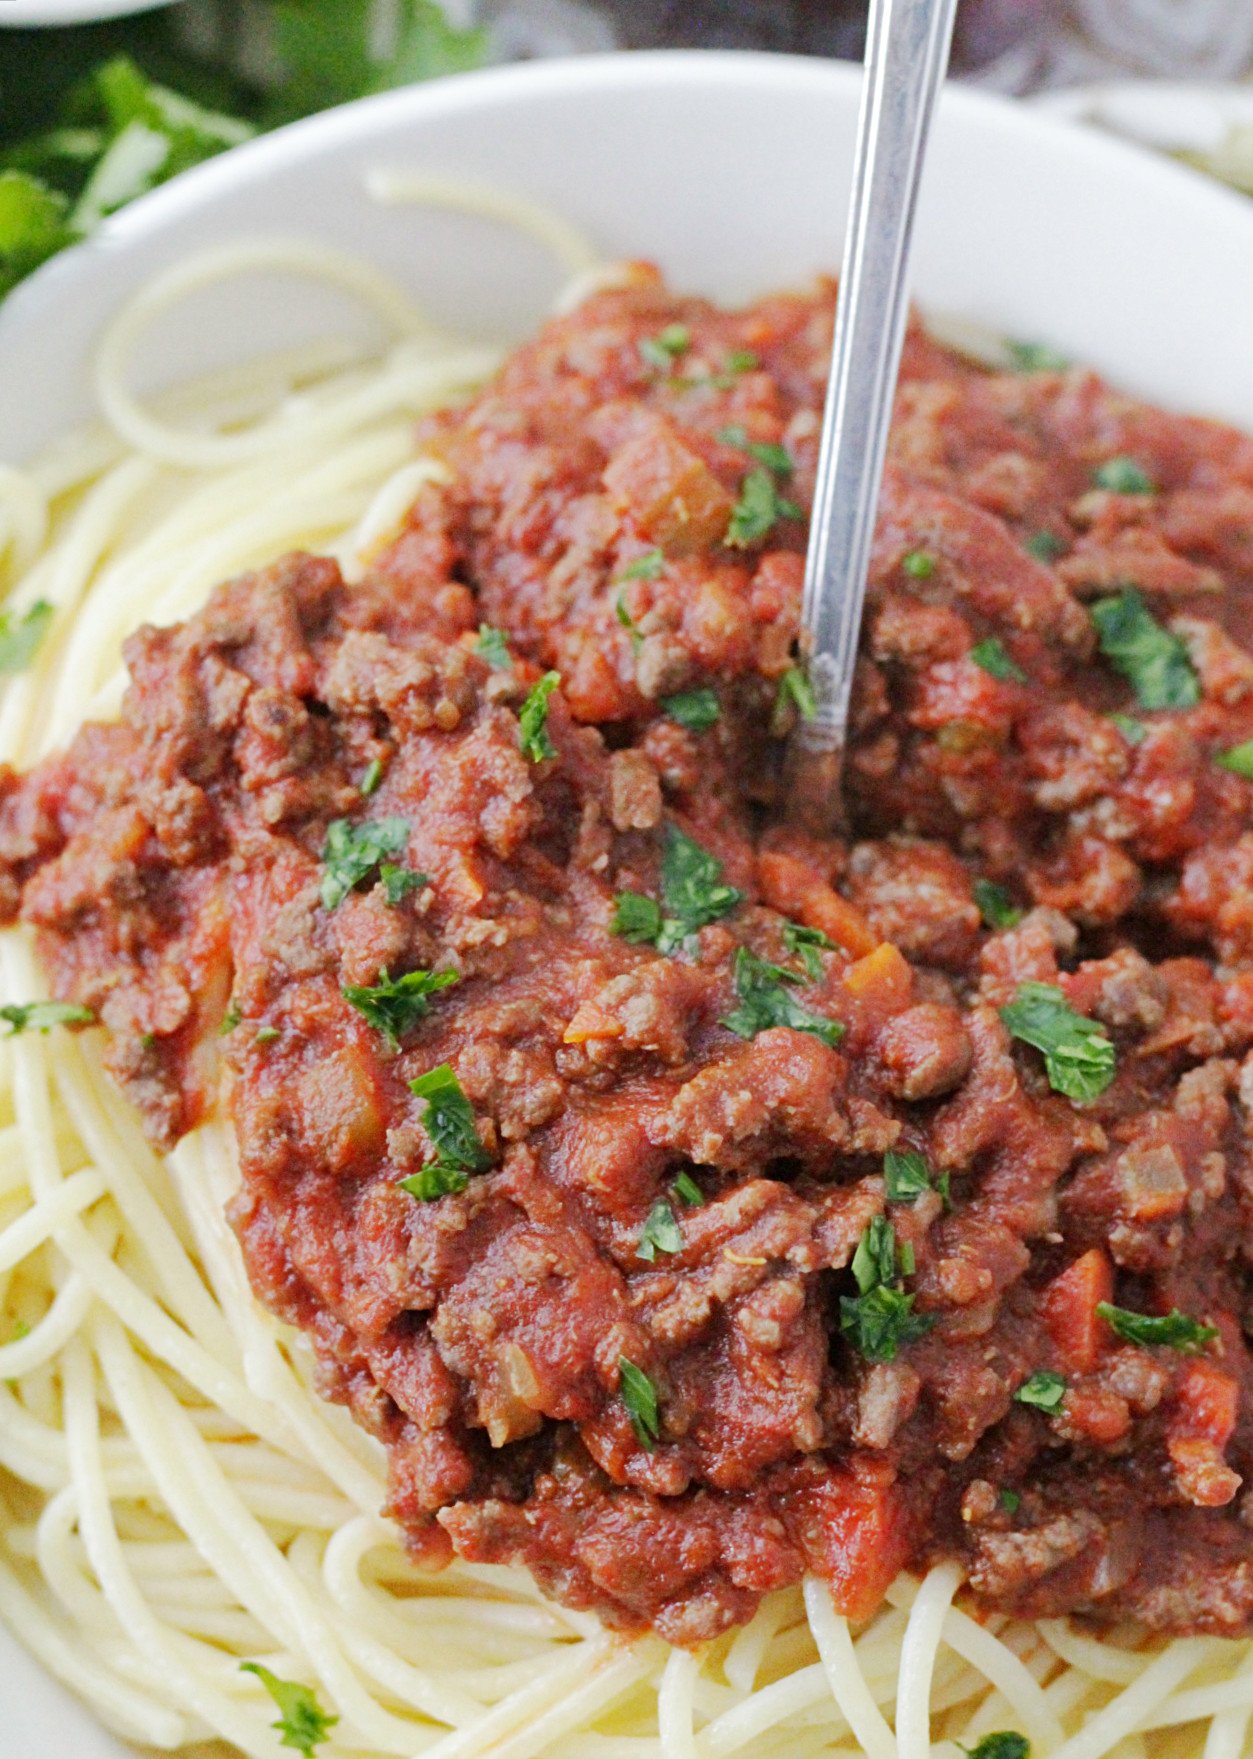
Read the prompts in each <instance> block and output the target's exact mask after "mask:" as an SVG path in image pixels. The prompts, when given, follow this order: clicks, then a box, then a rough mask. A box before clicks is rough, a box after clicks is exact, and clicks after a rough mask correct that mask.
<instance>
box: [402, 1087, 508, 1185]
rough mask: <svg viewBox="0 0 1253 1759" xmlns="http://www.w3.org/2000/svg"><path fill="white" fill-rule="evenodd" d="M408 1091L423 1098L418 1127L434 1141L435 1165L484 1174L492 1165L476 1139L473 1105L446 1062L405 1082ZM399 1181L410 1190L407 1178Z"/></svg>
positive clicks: (477, 1134) (426, 1171) (425, 1168)
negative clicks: (436, 1158)
mask: <svg viewBox="0 0 1253 1759" xmlns="http://www.w3.org/2000/svg"><path fill="white" fill-rule="evenodd" d="M409 1091H410V1093H412V1094H414V1095H415V1096H416V1097H417V1098H418V1099H424V1100H425V1101H426V1106H425V1108H424V1110H423V1112H422V1127H423V1129H424V1130H425V1131H426V1133H427V1135H428V1136H429V1137H430V1139H431V1141H432V1142H433V1143H434V1144H435V1151H436V1154H437V1155H438V1161H437V1162H436V1164H437V1165H442V1166H443V1167H445V1168H452V1169H453V1170H454V1171H459V1172H469V1173H485V1172H486V1171H487V1169H488V1167H489V1166H491V1164H492V1157H491V1156H490V1155H489V1154H488V1152H487V1150H486V1149H485V1148H484V1147H483V1144H482V1143H481V1142H480V1141H479V1133H478V1131H477V1129H476V1128H475V1124H474V1107H473V1106H472V1105H471V1104H470V1102H469V1100H468V1099H467V1098H466V1096H465V1092H464V1090H463V1088H462V1086H461V1083H460V1081H458V1079H457V1077H456V1076H455V1075H454V1074H453V1072H452V1069H451V1068H450V1067H449V1065H448V1064H447V1063H440V1064H439V1065H438V1066H437V1067H436V1068H434V1069H428V1070H427V1072H426V1074H425V1075H419V1076H418V1077H417V1079H416V1080H415V1081H411V1082H410V1083H409ZM428 1172H430V1168H429V1167H423V1168H422V1172H421V1173H419V1174H418V1175H417V1176H418V1179H419V1180H421V1178H422V1176H423V1174H425V1173H428ZM400 1182H401V1184H402V1185H403V1186H404V1188H405V1190H407V1191H408V1190H410V1189H411V1186H412V1181H411V1180H408V1179H402V1180H401V1181H400ZM413 1195H414V1196H415V1197H420V1196H421V1195H422V1193H421V1192H420V1191H414V1192H413Z"/></svg>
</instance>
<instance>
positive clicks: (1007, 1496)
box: [996, 1485, 1022, 1515]
mask: <svg viewBox="0 0 1253 1759" xmlns="http://www.w3.org/2000/svg"><path fill="white" fill-rule="evenodd" d="M996 1500H997V1501H998V1502H999V1503H1000V1505H1001V1507H1002V1508H1003V1509H1004V1510H1005V1513H1006V1514H1007V1515H1016V1514H1017V1513H1018V1511H1019V1509H1020V1508H1021V1507H1022V1498H1021V1496H1019V1494H1018V1492H1017V1491H1016V1490H1010V1488H1009V1486H1008V1485H1006V1486H1005V1487H1004V1488H1003V1489H1002V1490H999V1491H997V1493H996Z"/></svg>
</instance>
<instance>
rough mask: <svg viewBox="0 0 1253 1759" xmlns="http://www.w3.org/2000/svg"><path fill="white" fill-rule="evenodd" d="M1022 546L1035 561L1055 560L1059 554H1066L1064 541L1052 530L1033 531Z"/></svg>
mask: <svg viewBox="0 0 1253 1759" xmlns="http://www.w3.org/2000/svg"><path fill="white" fill-rule="evenodd" d="M1023 548H1024V549H1025V550H1026V552H1027V554H1028V555H1029V556H1034V557H1035V559H1036V561H1037V562H1056V560H1057V558H1058V557H1059V556H1064V555H1065V554H1066V544H1065V541H1064V540H1063V539H1062V538H1059V537H1058V536H1057V534H1056V532H1052V531H1033V532H1032V534H1031V536H1030V537H1029V538H1028V539H1027V541H1026V543H1025V544H1024V545H1023Z"/></svg>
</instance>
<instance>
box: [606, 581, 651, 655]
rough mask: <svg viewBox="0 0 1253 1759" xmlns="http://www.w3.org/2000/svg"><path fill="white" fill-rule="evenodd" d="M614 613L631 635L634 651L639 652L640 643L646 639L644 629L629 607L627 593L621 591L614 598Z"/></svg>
mask: <svg viewBox="0 0 1253 1759" xmlns="http://www.w3.org/2000/svg"><path fill="white" fill-rule="evenodd" d="M613 614H614V616H615V617H616V618H617V619H618V621H619V623H621V625H622V627H623V628H624V629H625V630H626V632H627V634H628V635H629V636H630V637H631V649H632V652H634V653H638V652H639V651H640V643H641V641H643V639H644V631H643V630H642V629H641V628H640V626H639V624H638V623H637V622H636V621H635V618H634V617H633V616H632V615H631V613H630V611H629V610H628V609H627V602H626V595H625V594H624V593H619V594H618V596H617V598H616V599H615V600H614V602H613Z"/></svg>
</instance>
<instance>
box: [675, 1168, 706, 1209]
mask: <svg viewBox="0 0 1253 1759" xmlns="http://www.w3.org/2000/svg"><path fill="white" fill-rule="evenodd" d="M673 1189H674V1194H675V1196H676V1197H677V1198H678V1200H679V1202H680V1203H683V1204H686V1206H687V1208H688V1209H703V1208H704V1207H705V1195H704V1192H703V1191H702V1190H701V1188H700V1186H699V1185H698V1184H697V1183H696V1180H695V1179H694V1178H693V1177H692V1175H691V1173H686V1172H684V1173H680V1174H679V1176H678V1178H677V1179H676V1180H675V1181H674V1187H673Z"/></svg>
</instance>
